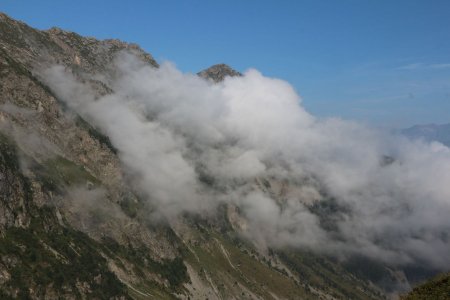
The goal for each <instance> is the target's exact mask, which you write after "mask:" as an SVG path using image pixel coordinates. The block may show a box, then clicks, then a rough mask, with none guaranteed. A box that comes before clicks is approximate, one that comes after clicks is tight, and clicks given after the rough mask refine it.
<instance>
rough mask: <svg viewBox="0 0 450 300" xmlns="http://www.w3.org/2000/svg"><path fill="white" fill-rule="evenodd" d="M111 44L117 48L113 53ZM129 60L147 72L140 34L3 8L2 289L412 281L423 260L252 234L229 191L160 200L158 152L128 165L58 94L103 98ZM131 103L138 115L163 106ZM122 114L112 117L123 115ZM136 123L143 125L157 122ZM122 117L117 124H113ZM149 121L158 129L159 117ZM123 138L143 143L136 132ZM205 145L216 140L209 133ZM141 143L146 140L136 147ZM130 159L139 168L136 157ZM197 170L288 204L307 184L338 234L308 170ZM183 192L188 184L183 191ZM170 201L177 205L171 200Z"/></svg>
mask: <svg viewBox="0 0 450 300" xmlns="http://www.w3.org/2000/svg"><path fill="white" fill-rule="evenodd" d="M124 53H125V54H124ZM118 57H122V60H121V61H119V63H117V58H118ZM130 57H133V58H130ZM124 61H126V62H127V68H128V69H132V70H135V69H133V68H136V64H143V65H145V66H147V68H146V69H144V71H142V72H149V71H148V70H151V69H157V68H160V66H159V65H158V63H157V62H156V61H155V60H154V58H153V57H152V56H151V55H150V54H148V53H146V52H145V51H144V50H143V49H141V48H140V47H139V46H137V45H135V44H129V43H125V42H122V41H118V40H114V39H108V40H101V41H100V40H96V39H94V38H89V37H82V36H80V35H78V34H76V33H74V32H68V31H64V30H61V29H58V28H52V29H49V30H44V31H40V30H36V29H33V28H31V27H29V26H27V25H26V24H25V23H23V22H20V21H16V20H13V19H11V18H10V17H8V16H7V15H5V14H0V79H1V80H0V255H1V259H0V298H2V299H14V298H23V299H59V298H64V299H173V298H180V299H383V298H385V297H386V295H388V294H389V293H392V292H396V291H397V290H398V289H399V288H400V289H403V290H404V289H407V288H409V282H408V280H411V278H414V276H409V274H412V273H414V274H416V273H420V272H408V270H406V269H405V270H403V269H399V268H396V266H389V265H387V264H386V263H384V262H378V261H375V260H373V259H370V258H367V257H364V256H362V255H361V256H359V255H358V256H354V257H352V258H351V259H347V260H346V259H343V258H342V257H337V256H334V255H331V254H330V253H326V252H317V251H314V249H311V248H309V247H298V246H290V245H286V246H279V247H273V246H271V245H270V246H269V245H266V244H264V243H262V242H260V241H259V239H258V237H257V236H256V235H252V233H251V232H250V234H249V233H248V232H247V233H246V231H245V229H247V228H249V221H248V219H247V216H246V215H245V213H244V212H243V211H242V207H239V206H237V205H236V204H233V203H228V202H225V201H222V202H220V205H217V206H214V207H213V208H212V209H210V210H205V212H204V211H203V210H202V208H201V207H199V206H198V207H195V209H196V210H197V211H198V212H196V211H195V210H194V211H192V210H191V211H186V212H185V213H183V214H173V215H171V214H170V210H169V209H167V214H163V213H161V212H160V211H159V210H158V209H159V207H158V204H159V203H155V202H152V201H151V197H152V195H148V194H146V192H145V191H146V190H147V189H146V188H147V186H146V182H144V183H142V181H141V180H140V176H143V175H146V174H147V173H145V171H148V170H150V172H151V173H150V175H148V176H153V177H155V178H162V177H163V176H164V174H163V172H162V171H161V170H160V169H158V166H159V165H157V164H156V163H157V160H158V157H155V158H154V160H155V164H149V165H148V166H147V165H145V166H144V167H143V168H142V169H139V170H141V171H142V173H139V172H137V173H132V172H130V170H129V169H128V168H126V164H125V162H130V160H131V159H130V157H129V156H127V153H124V152H123V151H122V150H121V148H120V147H118V146H122V144H120V143H118V142H117V140H115V139H114V137H113V136H111V135H110V134H109V133H110V132H106V131H105V130H104V127H101V126H99V123H98V122H97V123H96V122H94V121H93V119H92V118H91V117H92V116H90V115H85V114H82V113H83V111H82V110H79V111H78V110H76V109H74V107H73V106H70V105H69V104H68V103H67V102H65V101H64V100H63V98H62V97H61V96H60V95H61V93H60V90H59V89H60V88H66V87H67V90H69V91H72V90H75V91H77V93H76V95H75V94H74V95H72V96H73V97H75V98H80V99H78V100H80V101H85V100H86V99H89V100H92V101H91V102H92V103H94V105H100V104H101V103H102V101H103V100H105V99H109V100H108V101H110V103H109V104H111V106H112V105H113V103H115V102H114V101H115V98H114V97H113V95H114V93H115V90H114V88H117V85H114V84H111V82H113V81H114V78H116V77H117V76H119V75H118V73H120V72H123V70H121V69H120V63H123V62H124ZM117 65H119V67H117ZM55 66H56V67H55ZM55 68H56V69H55ZM128 69H127V70H126V71H128ZM49 70H50V72H53V71H55V70H56V71H55V72H64V74H65V75H64V76H69V77H70V76H71V78H73V79H74V80H73V81H70V82H68V81H58V80H61V74H62V73H56V74H57V76H55V77H54V81H57V82H58V84H50V83H49V73H48V72H49ZM136 72H137V74H138V75H139V76H140V75H142V74H143V73H139V72H138V71H136ZM165 72H172V71H170V70H169V71H167V70H165ZM133 74H135V73H133ZM164 75H165V73H163V74H162V75H161V74H158V76H164ZM198 75H199V76H200V77H203V78H206V79H208V80H212V81H213V82H220V81H222V80H226V78H227V76H241V74H240V73H239V72H237V71H235V70H233V69H232V68H230V67H228V66H226V65H223V64H221V65H215V66H212V67H210V68H208V69H206V70H204V71H201V72H199V74H198ZM139 76H137V80H139V78H140V77H139ZM177 76H178V75H177V74H175V75H174V77H175V78H179V77H177ZM128 84H130V82H125V85H128ZM179 84H182V82H179ZM195 84H198V85H203V84H204V85H205V86H207V85H211V83H210V82H209V83H207V82H206V81H202V82H201V83H198V82H197V81H196V83H195ZM144 86H145V87H146V88H147V85H146V84H144ZM131 89H132V91H131V92H132V93H138V92H139V91H136V90H135V89H133V87H132V88H131ZM158 92H159V90H157V91H156V92H155V94H157V93H158ZM195 92H196V90H192V93H194V94H195ZM176 96H177V97H178V95H176ZM181 96H182V95H181ZM90 97H91V98H90ZM123 97H124V98H125V99H126V97H127V96H126V95H125V96H123ZM219 97H220V95H219ZM84 98H86V99H84ZM158 104H159V103H158ZM188 104H189V103H188ZM158 107H159V106H158ZM159 108H161V111H162V110H163V108H164V107H163V106H161V107H159ZM134 109H135V110H136V111H139V112H142V118H143V119H145V120H152V118H155V115H157V114H158V113H160V112H158V111H145V108H142V107H135V108H134ZM195 109H199V107H194V110H195ZM106 113H107V112H106V111H104V110H99V111H96V114H97V115H99V114H100V115H101V114H106ZM109 113H111V112H109ZM113 113H117V112H116V111H113ZM120 113H122V112H120ZM120 113H117V114H113V115H112V117H111V118H110V119H108V122H110V123H111V122H114V121H117V122H118V121H119V118H122V117H123V116H122V115H120ZM164 116H165V115H164V114H163V117H164ZM184 117H185V115H182V114H180V115H176V117H175V119H176V120H178V119H183V118H184ZM161 122H163V121H161ZM144 124H145V126H146V127H144V129H145V128H148V127H149V126H151V124H150V122H144ZM100 125H101V124H100ZM128 125H129V124H128V123H127V122H124V123H120V126H118V127H117V128H119V129H120V127H125V126H128ZM181 129H182V128H181V127H176V128H175V129H174V130H175V131H181ZM211 130H212V132H214V131H213V129H211ZM155 131H156V132H157V133H160V132H163V133H164V131H163V129H162V128H161V127H157V128H156V130H155ZM154 137H155V142H154V143H153V144H157V142H158V141H159V142H160V143H161V144H164V143H166V144H167V145H168V146H167V151H165V153H168V155H172V152H173V145H177V140H169V141H167V140H165V139H164V137H166V135H164V134H161V135H155V136H154ZM148 138H149V139H150V138H151V137H148ZM157 138H158V139H159V140H158V139H157ZM125 140H126V141H127V142H128V143H137V144H138V145H140V143H142V142H144V141H142V140H140V139H133V137H132V136H126V137H125ZM150 142H153V140H150ZM236 143H237V142H236V141H234V140H232V141H230V144H231V145H234V144H236ZM188 146H189V147H191V148H189V151H191V152H188V153H185V155H187V156H188V155H192V153H201V152H202V149H199V147H196V144H195V141H191V142H190V143H189V145H188ZM211 147H212V148H213V149H214V150H215V149H220V147H223V146H222V145H221V144H220V142H217V143H214V144H213V145H212V146H211ZM137 149H138V150H139V152H138V154H139V153H141V152H142V151H140V150H141V149H142V147H137ZM233 149H234V148H232V147H230V148H229V149H228V148H227V151H230V152H232V151H233ZM144 150H145V149H144ZM149 152H151V151H150V150H149ZM171 157H172V156H171ZM176 159H177V157H176V156H175V155H174V156H173V161H177V160H176ZM131 163H135V164H137V165H138V166H139V167H140V165H142V164H143V161H141V160H137V162H136V161H134V160H131ZM249 163H252V161H251V160H249V159H248V158H247V157H245V156H243V158H242V159H241V160H238V165H237V167H241V166H243V168H242V170H243V172H244V171H248V169H249V168H248V165H249ZM174 168H181V167H180V165H174ZM194 169H195V172H196V176H197V177H198V181H199V185H198V188H201V189H204V190H206V191H207V193H205V194H206V195H207V196H208V197H218V196H217V195H219V194H220V193H221V192H222V191H227V188H229V185H234V186H237V187H238V188H241V189H244V188H245V189H246V190H245V193H246V194H249V193H251V192H252V191H257V192H258V193H260V194H262V195H268V196H270V197H271V198H273V199H275V200H276V201H277V202H276V205H278V206H279V207H283V206H287V205H288V204H287V202H286V198H287V197H288V196H291V195H299V194H302V195H303V194H304V193H309V194H313V196H314V197H319V196H320V197H323V198H324V199H325V200H326V201H323V202H312V203H310V204H308V203H307V204H305V207H306V208H305V209H307V210H308V211H310V212H311V213H314V214H315V215H316V216H317V219H318V222H319V223H320V226H321V227H323V228H325V229H327V230H329V231H330V232H332V233H333V232H334V231H333V230H336V229H335V228H334V227H333V226H334V225H335V223H336V222H337V220H339V219H341V218H345V217H346V215H345V212H346V210H348V209H347V208H346V207H341V206H339V205H337V204H336V202H335V201H334V199H333V197H331V196H329V195H327V194H326V192H323V193H322V194H321V195H316V194H315V193H314V192H313V191H311V189H306V188H304V187H305V185H306V183H308V184H309V186H312V185H315V186H319V187H320V186H321V183H317V182H316V180H315V179H314V178H313V177H308V178H304V179H302V180H303V181H301V180H298V181H295V180H292V181H287V180H279V179H277V178H275V177H270V176H267V177H256V178H254V179H252V180H249V181H245V180H242V179H239V178H237V179H232V180H230V181H227V182H226V184H223V185H221V184H220V183H217V180H216V178H215V177H214V176H212V175H211V174H210V173H208V170H206V169H205V167H204V166H203V165H202V164H201V163H198V164H197V165H195V168H194ZM179 173H183V172H182V171H180V172H179ZM188 183H189V182H188ZM176 184H177V181H176V180H175V179H174V181H173V182H171V183H170V185H169V187H168V189H166V190H163V191H162V192H161V191H154V189H155V187H154V186H152V187H151V190H152V191H154V192H155V193H156V192H159V194H158V195H160V196H161V197H162V198H164V196H165V194H166V193H167V191H170V190H171V189H176V188H177V185H176ZM189 186H190V185H189V184H188V185H186V187H187V188H189ZM156 188H157V187H156ZM318 189H319V188H318ZM314 191H315V190H314ZM185 193H186V194H187V193H188V190H186V191H185V190H182V191H179V194H177V195H180V197H182V196H183V194H185ZM225 194H226V193H225ZM226 196H227V197H232V196H233V195H231V193H230V194H226ZM149 198H150V199H149ZM164 199H165V198H164ZM194 200H195V199H194ZM167 202H169V203H168V204H167V207H169V208H171V207H172V206H171V205H172V203H171V202H170V199H168V200H167ZM302 205H303V204H302ZM257 208H258V209H259V208H261V209H264V207H262V206H261V207H257ZM288 230H290V231H292V230H293V229H292V227H289V228H288Z"/></svg>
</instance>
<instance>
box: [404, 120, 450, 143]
mask: <svg viewBox="0 0 450 300" xmlns="http://www.w3.org/2000/svg"><path fill="white" fill-rule="evenodd" d="M402 133H403V134H404V135H406V136H408V137H410V138H412V139H423V140H425V141H427V142H433V141H436V142H440V143H442V144H444V145H446V146H447V147H450V124H442V125H436V124H428V125H415V126H412V127H410V128H406V129H403V130H402Z"/></svg>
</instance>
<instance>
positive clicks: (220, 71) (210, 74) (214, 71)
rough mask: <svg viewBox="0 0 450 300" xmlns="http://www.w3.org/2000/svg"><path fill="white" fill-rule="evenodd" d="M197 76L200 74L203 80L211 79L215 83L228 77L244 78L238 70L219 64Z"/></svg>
mask: <svg viewBox="0 0 450 300" xmlns="http://www.w3.org/2000/svg"><path fill="white" fill-rule="evenodd" d="M197 74H198V76H200V77H202V78H205V79H210V80H212V81H214V82H220V81H223V80H224V79H225V77H227V76H231V77H234V76H242V74H241V73H239V72H238V71H236V70H233V69H232V68H231V67H229V66H228V65H226V64H218V65H214V66H211V67H209V68H208V69H205V70H203V71H200V72H198V73H197Z"/></svg>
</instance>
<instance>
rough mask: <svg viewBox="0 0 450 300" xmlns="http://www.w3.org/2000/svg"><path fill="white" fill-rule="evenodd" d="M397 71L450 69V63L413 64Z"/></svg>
mask: <svg viewBox="0 0 450 300" xmlns="http://www.w3.org/2000/svg"><path fill="white" fill-rule="evenodd" d="M396 69H397V70H424V69H428V70H430V69H450V63H440V64H425V63H413V64H408V65H404V66H400V67H398V68H396Z"/></svg>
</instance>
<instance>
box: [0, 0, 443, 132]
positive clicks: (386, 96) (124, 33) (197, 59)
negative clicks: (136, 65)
mask: <svg viewBox="0 0 450 300" xmlns="http://www.w3.org/2000/svg"><path fill="white" fill-rule="evenodd" d="M0 11H3V12H5V13H7V14H9V15H10V16H11V17H13V18H16V19H20V20H22V21H24V22H26V23H28V24H30V25H32V26H34V27H37V28H40V29H46V28H50V27H52V26H58V27H61V28H63V29H66V30H72V31H76V32H78V33H80V34H82V35H89V36H94V37H97V38H119V39H122V40H125V41H129V42H135V43H138V44H140V45H141V46H142V47H143V48H144V49H145V50H147V51H148V52H150V53H151V54H152V55H153V56H154V57H155V58H156V59H157V60H158V61H163V60H170V61H172V62H174V63H175V64H176V65H177V66H178V67H179V68H180V69H181V70H183V71H185V72H197V71H199V70H201V69H203V68H206V67H208V66H210V65H212V64H215V63H221V62H224V63H227V64H229V65H231V66H232V67H234V68H235V69H238V70H240V71H243V70H245V69H247V68H250V67H254V68H257V69H258V70H260V71H261V72H262V73H263V74H265V75H267V76H272V77H278V78H282V79H285V80H287V81H289V82H290V83H291V84H292V85H293V86H294V87H295V88H296V89H297V91H298V92H299V94H300V95H301V96H302V98H303V104H304V105H305V106H306V108H307V109H308V110H309V111H310V112H312V113H313V114H315V115H318V116H321V117H329V116H338V117H342V118H346V119H356V120H360V121H363V122H367V123H371V124H375V125H377V126H381V127H406V126H409V125H412V124H416V123H431V122H435V123H449V122H450V1H440V0H428V1H427V0H423V1H414V0H354V1H352V0H341V1H333V0H328V1H326V0H310V1H301V0H298V1H294V0H292V1H287V0H284V1H281V0H280V1H275V0H273V1H263V0H240V1H233V0H229V1H215V0H210V1H206V0H204V1H199V0H184V1H182V0H180V1H174V0H165V1H137V0H129V1H114V0H110V1H94V0H91V1H85V0H78V1H69V0H59V1H49V0H41V1H23V0H2V1H1V2H0Z"/></svg>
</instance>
